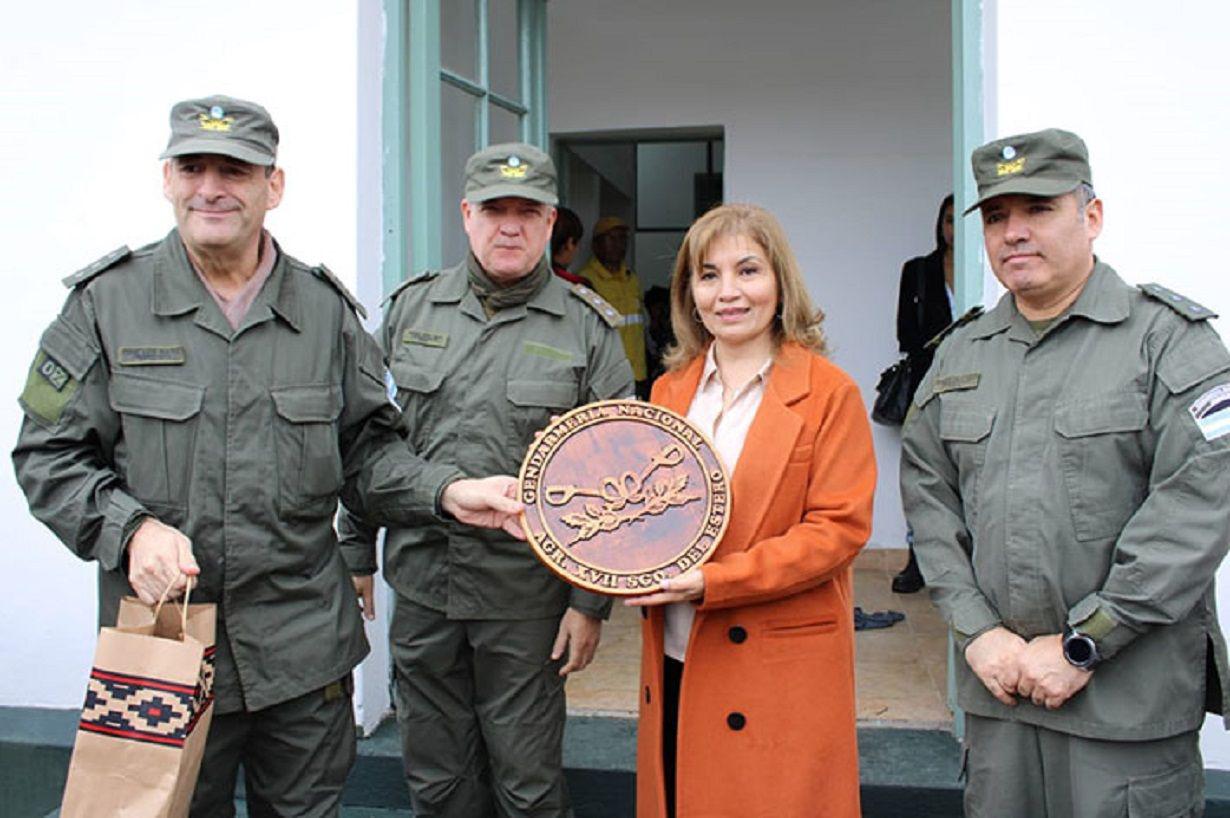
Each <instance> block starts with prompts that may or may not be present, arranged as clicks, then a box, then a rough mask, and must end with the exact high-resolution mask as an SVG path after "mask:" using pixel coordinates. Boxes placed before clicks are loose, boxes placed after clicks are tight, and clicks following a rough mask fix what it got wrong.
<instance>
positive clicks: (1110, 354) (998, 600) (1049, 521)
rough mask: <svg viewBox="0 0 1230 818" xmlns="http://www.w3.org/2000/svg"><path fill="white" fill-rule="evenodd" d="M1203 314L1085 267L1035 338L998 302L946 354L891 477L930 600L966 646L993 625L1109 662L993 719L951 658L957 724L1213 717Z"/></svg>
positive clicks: (1229, 365)
mask: <svg viewBox="0 0 1230 818" xmlns="http://www.w3.org/2000/svg"><path fill="white" fill-rule="evenodd" d="M1209 317H1211V313H1209V312H1208V310H1206V309H1204V308H1202V307H1200V306H1199V305H1196V304H1192V303H1191V302H1190V301H1187V300H1186V299H1183V298H1181V297H1180V296H1177V295H1174V294H1173V293H1170V292H1169V291H1167V290H1164V289H1163V288H1160V287H1156V286H1155V285H1146V286H1145V287H1142V288H1140V289H1136V288H1133V287H1129V286H1127V285H1126V284H1124V282H1123V281H1122V280H1121V279H1120V278H1119V276H1118V275H1116V273H1115V272H1114V270H1112V269H1111V268H1110V267H1109V266H1107V265H1105V264H1102V263H1100V262H1098V263H1097V264H1096V266H1095V268H1094V271H1093V273H1092V275H1091V277H1090V278H1089V280H1088V281H1087V283H1086V285H1085V287H1084V289H1083V290H1082V292H1081V294H1080V296H1079V297H1078V298H1077V300H1076V302H1075V303H1074V304H1073V305H1072V306H1071V308H1070V309H1069V310H1068V311H1067V312H1066V313H1065V314H1064V315H1062V316H1061V317H1060V318H1058V319H1057V320H1055V321H1054V322H1053V323H1052V324H1051V325H1050V326H1049V327H1048V328H1047V329H1046V330H1045V331H1044V332H1043V333H1042V334H1041V336H1039V335H1038V334H1037V333H1035V331H1034V330H1033V329H1032V328H1031V327H1030V325H1029V323H1028V322H1027V321H1026V320H1025V319H1024V318H1023V317H1022V316H1021V315H1020V313H1018V312H1017V309H1016V306H1015V302H1014V301H1013V298H1012V295H1011V294H1007V295H1005V296H1004V297H1003V298H1002V299H1001V300H1000V302H999V304H998V305H997V306H996V307H995V308H994V309H993V310H991V311H990V312H988V313H986V314H984V315H982V316H981V317H978V318H977V319H976V320H973V321H971V322H969V323H967V324H966V325H964V326H962V327H960V328H959V329H957V330H955V332H953V334H952V335H951V336H950V337H948V338H947V339H946V340H945V341H944V342H943V344H941V346H940V348H939V350H938V352H937V354H936V356H935V362H934V364H933V365H932V367H931V369H930V371H929V372H928V373H927V376H926V377H925V378H924V380H923V382H922V384H921V385H920V386H919V389H918V392H917V394H916V395H915V398H914V407H913V409H912V411H911V413H910V416H909V417H908V418H907V420H906V423H905V429H904V441H903V454H902V467H901V491H902V495H903V498H904V501H905V511H906V517H907V518H908V520H909V522H910V525H911V527H912V528H913V531H914V548H915V551H916V553H917V555H918V561H919V564H920V566H921V567H922V571H923V574H924V575H925V577H926V579H927V585H928V587H929V588H930V589H931V595H932V599H933V601H934V602H935V604H936V605H937V606H938V607H939V608H940V611H941V613H942V614H943V615H944V617H945V619H946V620H947V621H948V623H949V624H950V625H951V627H952V628H953V630H954V631H955V632H956V636H957V638H958V640H959V644H960V645H961V646H964V645H965V644H967V642H968V640H969V639H970V638H972V637H974V636H976V635H979V634H981V633H982V632H984V631H986V630H988V629H990V628H991V627H994V626H996V625H1003V626H1004V627H1006V628H1007V629H1008V630H1010V631H1012V632H1014V633H1017V634H1019V635H1020V636H1022V637H1024V638H1025V639H1030V638H1032V637H1034V636H1038V635H1043V634H1056V633H1061V632H1063V630H1064V626H1065V625H1072V626H1074V627H1076V628H1077V629H1079V630H1081V631H1083V632H1085V633H1088V634H1089V635H1091V636H1093V637H1094V639H1095V641H1096V642H1097V644H1098V647H1099V650H1100V651H1101V653H1102V655H1103V656H1104V657H1105V661H1104V662H1103V663H1102V664H1101V665H1100V666H1098V667H1097V668H1096V670H1095V671H1094V673H1093V677H1092V678H1091V679H1090V681H1089V684H1088V685H1087V686H1086V687H1085V689H1084V690H1082V691H1081V692H1079V693H1077V694H1076V695H1075V696H1074V697H1072V698H1071V699H1070V700H1068V701H1067V702H1066V703H1065V704H1064V705H1063V706H1062V707H1060V708H1059V709H1057V710H1046V709H1045V708H1040V707H1036V706H1034V705H1033V704H1031V703H1030V702H1029V701H1027V700H1021V701H1020V703H1019V704H1018V705H1017V706H1016V707H1015V708H1009V707H1005V706H1004V705H1002V704H1000V703H999V702H998V701H996V700H995V699H994V698H993V697H992V696H991V694H990V693H989V692H987V691H986V690H985V688H984V687H983V685H982V683H981V682H980V681H979V679H978V677H977V676H976V675H975V674H974V672H973V671H972V670H971V669H970V668H969V666H968V665H967V664H966V663H965V662H964V661H959V662H958V663H957V668H958V670H957V679H958V682H957V684H958V702H959V704H960V705H961V707H963V708H965V709H966V710H967V711H969V712H970V713H974V714H976V715H979V716H986V717H990V718H999V719H1010V720H1017V721H1021V722H1026V723H1030V724H1034V725H1038V726H1041V727H1045V728H1049V729H1052V730H1057V731H1060V732H1064V733H1069V734H1074V735H1078V736H1083V737H1085V738H1094V739H1115V740H1148V739H1156V738H1163V737H1166V736H1171V735H1175V734H1178V733H1182V732H1187V731H1191V730H1196V729H1198V728H1199V727H1200V725H1201V723H1202V721H1203V713H1204V711H1205V709H1206V705H1207V707H1208V709H1210V710H1212V711H1214V712H1225V711H1224V708H1223V701H1222V699H1223V691H1222V690H1221V689H1220V687H1219V682H1218V679H1219V678H1220V679H1222V680H1225V679H1227V678H1228V677H1227V674H1226V667H1227V666H1226V648H1225V642H1224V640H1223V638H1222V635H1221V631H1220V629H1219V627H1218V622H1217V613H1216V610H1215V608H1214V587H1213V577H1214V572H1215V571H1216V569H1217V566H1218V564H1219V563H1220V562H1221V559H1222V556H1223V555H1224V554H1225V553H1226V547H1227V539H1228V536H1230V502H1228V500H1230V434H1227V432H1230V386H1228V384H1230V355H1227V353H1226V349H1225V347H1224V346H1223V345H1222V343H1221V341H1220V339H1219V338H1218V337H1217V334H1216V333H1215V332H1214V331H1213V330H1212V328H1210V327H1209V325H1208V323H1207V321H1206V320H1205V319H1207V318H1209ZM1206 657H1207V662H1208V667H1207V673H1206ZM1206 685H1207V687H1206ZM1206 699H1207V701H1206Z"/></svg>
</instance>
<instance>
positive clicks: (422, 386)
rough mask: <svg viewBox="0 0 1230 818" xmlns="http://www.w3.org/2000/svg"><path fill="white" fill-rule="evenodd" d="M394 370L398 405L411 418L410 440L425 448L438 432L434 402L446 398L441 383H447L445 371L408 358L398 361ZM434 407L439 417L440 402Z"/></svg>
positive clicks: (422, 448) (408, 418)
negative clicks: (422, 366)
mask: <svg viewBox="0 0 1230 818" xmlns="http://www.w3.org/2000/svg"><path fill="white" fill-rule="evenodd" d="M390 369H391V371H392V373H393V380H394V381H396V382H397V405H398V406H400V407H401V409H402V411H403V412H404V413H405V415H406V419H407V420H409V421H410V423H409V427H410V441H411V443H413V444H414V448H415V449H416V450H419V451H425V450H426V449H427V448H428V446H427V442H428V440H429V438H430V437H431V436H432V434H433V432H434V427H433V425H432V418H433V406H432V404H433V403H438V401H439V400H440V399H441V398H442V397H443V396H442V395H441V394H440V386H441V385H442V384H443V383H444V373H443V372H441V371H439V370H431V369H423V368H421V367H419V366H415V365H413V364H408V363H406V362H404V361H401V362H398V361H394V362H393V364H392V365H391V367H390ZM434 410H435V412H436V415H435V417H439V412H440V407H439V406H438V405H437V406H435V407H434Z"/></svg>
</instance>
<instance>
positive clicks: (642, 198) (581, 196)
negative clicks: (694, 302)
mask: <svg viewBox="0 0 1230 818" xmlns="http://www.w3.org/2000/svg"><path fill="white" fill-rule="evenodd" d="M551 141H552V147H553V153H554V156H555V160H556V167H557V168H558V169H559V174H560V203H561V204H562V205H564V206H565V207H569V208H571V209H572V210H574V211H576V213H577V215H578V216H579V217H580V219H581V224H582V225H584V227H585V236H584V238H583V239H582V242H581V252H578V253H577V258H576V261H575V262H574V265H573V266H574V272H575V271H576V270H578V269H580V268H581V267H582V266H583V265H584V264H585V262H586V260H588V259H589V257H590V256H591V255H592V251H591V250H590V240H591V238H592V233H593V226H594V223H595V222H596V221H597V220H598V219H599V218H601V217H603V216H617V217H619V218H621V219H623V220H624V222H626V223H627V224H628V226H629V244H628V259H627V260H628V265H629V266H630V267H631V268H632V269H633V270H634V271H635V272H636V274H637V277H638V278H639V279H640V283H641V288H642V295H643V293H644V291H647V290H649V289H650V288H651V287H665V288H669V286H670V275H671V267H672V265H673V264H674V261H675V254H676V252H678V250H679V244H680V243H681V242H682V241H683V236H684V234H685V233H686V232H687V229H688V226H689V225H691V224H692V222H693V221H694V220H695V219H696V218H697V217H698V216H700V215H702V214H703V213H705V211H707V210H709V209H710V208H711V207H713V206H714V205H715V204H718V203H719V202H721V201H722V199H723V193H724V191H723V185H722V169H723V165H724V162H725V138H724V134H723V131H722V129H721V128H689V129H672V130H657V129H653V130H638V131H625V132H620V133H609V132H607V133H580V134H561V135H553V136H552V140H551Z"/></svg>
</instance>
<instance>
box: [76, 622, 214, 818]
mask: <svg viewBox="0 0 1230 818" xmlns="http://www.w3.org/2000/svg"><path fill="white" fill-rule="evenodd" d="M214 626H215V606H213V605H189V604H185V605H164V606H158V607H156V608H151V607H149V606H147V605H144V604H143V603H141V602H140V601H139V600H137V599H134V598H127V599H124V600H122V601H121V602H120V610H119V616H118V619H117V622H116V626H115V627H114V628H102V629H101V630H100V631H99V633H98V648H97V650H95V652H94V668H93V670H92V671H91V672H90V681H89V684H88V685H87V687H86V693H85V706H84V707H83V708H82V710H81V721H80V723H79V724H78V728H77V740H76V743H75V744H74V746H73V757H72V761H71V762H70V763H69V768H68V781H67V783H66V784H65V785H64V801H63V804H62V805H61V807H60V815H61V816H62V818H87V816H88V817H89V818H99V816H124V818H176V817H177V816H187V815H188V806H189V804H190V803H191V801H192V791H193V789H194V788H195V787H196V779H197V774H198V773H199V772H200V769H201V758H202V756H203V755H204V752H205V738H206V736H207V735H208V733H209V723H210V720H211V719H212V717H213V709H212V707H211V704H212V703H213V670H214Z"/></svg>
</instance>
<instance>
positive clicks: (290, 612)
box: [13, 231, 458, 712]
mask: <svg viewBox="0 0 1230 818" xmlns="http://www.w3.org/2000/svg"><path fill="white" fill-rule="evenodd" d="M66 283H68V284H69V285H70V286H72V287H73V290H72V292H71V293H70V295H69V297H68V300H67V302H66V303H65V305H64V309H63V311H62V312H61V313H60V315H59V316H58V317H57V318H56V319H55V321H53V322H52V324H51V326H50V327H48V329H47V331H46V332H45V333H44V334H43V336H42V339H41V341H40V342H39V350H38V353H37V355H36V358H35V361H34V365H33V366H32V367H31V370H30V375H29V381H28V383H27V385H26V388H25V391H24V392H23V393H22V397H21V404H22V407H23V409H24V411H25V418H24V420H23V423H22V428H21V434H20V437H19V438H18V441H17V447H16V449H15V450H14V452H13V461H14V464H15V465H16V469H17V478H18V481H19V482H20V483H21V486H22V488H23V489H24V491H25V493H26V496H27V498H28V499H29V502H30V508H31V511H32V512H33V513H34V515H35V516H36V517H37V518H38V519H40V520H41V521H43V522H44V523H45V524H46V525H47V526H48V527H49V528H50V529H51V530H52V531H53V532H54V533H55V534H56V536H58V537H59V538H60V539H61V540H62V541H63V542H64V543H65V544H66V545H67V546H68V547H69V548H70V549H71V550H72V551H74V552H75V553H76V554H77V555H78V556H80V557H81V558H83V559H92V560H96V561H97V562H98V563H99V569H100V571H99V608H100V620H101V621H102V622H103V623H104V624H110V623H111V622H113V621H114V618H115V613H116V609H117V607H118V604H119V598H120V597H121V596H122V595H123V594H125V593H130V592H131V591H130V589H129V587H128V582H127V578H126V577H127V571H126V562H127V560H126V556H125V546H126V537H127V536H129V535H131V532H132V530H133V529H134V528H135V524H136V522H137V521H138V519H139V518H140V517H142V516H144V515H152V516H155V517H157V518H158V519H159V520H161V521H162V522H164V523H166V524H168V525H171V526H174V527H176V528H178V529H179V530H181V531H183V532H184V533H185V534H186V535H187V536H188V537H189V538H190V539H191V540H192V544H193V553H194V555H195V557H196V560H197V562H198V563H199V565H200V568H201V575H200V582H199V586H198V588H197V589H196V590H194V591H193V594H192V601H193V602H197V601H200V602H214V603H217V605H218V640H217V643H218V651H217V659H216V661H217V666H216V679H215V687H214V689H215V692H216V695H217V706H218V709H219V711H220V712H227V711H234V710H238V709H241V708H244V707H246V708H247V709H250V710H258V709H261V708H264V707H267V706H269V705H272V704H276V703H278V702H281V701H286V700H288V699H291V698H294V697H295V696H298V695H301V694H303V693H305V692H308V691H311V690H314V689H318V688H320V687H323V686H324V685H326V684H328V683H329V682H332V681H334V680H336V679H338V678H339V677H341V676H343V675H345V674H346V673H347V672H348V671H349V670H350V669H351V668H352V667H354V665H355V664H357V663H358V662H359V660H360V659H362V657H363V656H364V655H365V653H366V652H367V642H366V640H365V638H364V636H363V628H362V625H361V621H360V617H359V613H358V608H357V603H356V601H355V596H354V589H353V585H352V583H351V580H350V575H349V572H348V571H347V570H346V568H345V565H344V564H343V562H342V559H341V557H340V555H339V552H338V549H337V540H336V535H335V533H334V529H333V517H334V513H335V510H336V508H337V502H338V497H339V495H340V496H341V497H343V498H344V499H345V501H346V503H347V505H348V506H349V507H350V508H351V509H355V510H356V511H358V512H359V513H362V514H364V515H370V516H372V517H373V518H374V519H376V520H380V521H384V520H386V519H387V520H390V521H394V520H396V521H401V522H410V521H412V520H416V519H422V518H425V517H430V516H431V513H432V511H433V509H434V503H435V498H436V495H437V493H438V492H439V491H440V487H441V485H442V484H444V483H445V482H446V481H447V480H449V479H451V478H454V477H456V476H457V475H458V471H457V470H456V469H453V468H451V467H438V466H436V467H429V466H426V465H425V464H424V463H423V462H422V461H421V460H419V459H418V458H417V457H414V456H413V455H411V453H410V451H409V449H407V447H406V446H405V444H404V443H403V442H402V441H401V439H400V436H399V434H398V432H397V430H398V429H399V428H400V427H399V424H400V417H399V413H398V412H397V410H396V408H395V407H394V406H393V405H392V404H391V403H390V402H389V401H388V398H387V395H386V392H385V387H384V384H383V376H384V371H385V369H384V363H383V357H382V355H381V352H380V350H379V348H378V347H377V346H376V343H375V341H374V340H373V339H372V338H371V336H369V335H368V334H367V333H366V332H365V331H364V330H363V328H362V326H361V325H360V323H359V319H358V317H357V316H356V315H355V310H354V308H353V307H354V306H357V305H352V304H351V303H347V302H348V300H349V299H350V296H349V295H348V294H346V293H345V291H344V290H342V289H341V285H340V284H337V283H336V282H335V281H334V280H333V279H332V276H331V275H330V274H328V272H327V271H325V270H324V269H323V268H315V269H313V268H309V267H307V266H305V265H303V264H301V263H300V262H298V261H296V260H295V259H293V258H290V257H289V256H286V255H284V254H282V253H281V252H280V251H279V257H278V260H277V263H276V264H275V266H274V268H273V271H272V272H271V273H270V276H269V279H268V281H267V282H266V283H265V285H264V287H263V288H262V289H261V291H260V293H259V294H258V295H257V297H256V300H255V302H254V303H253V304H252V307H251V309H250V310H249V312H248V314H247V316H246V317H245V318H244V320H243V323H242V324H241V325H240V327H239V329H238V330H232V329H231V326H230V324H229V323H227V320H226V318H225V317H224V316H223V314H222V312H221V310H220V309H218V306H217V304H216V303H215V302H214V300H213V298H212V297H211V296H210V295H209V293H208V292H207V291H206V290H205V288H204V286H203V285H202V283H201V282H200V280H199V279H198V277H197V276H196V274H195V272H194V271H193V270H192V268H191V266H190V264H189V262H188V259H187V255H186V253H185V250H184V247H183V243H182V242H181V241H180V239H179V235H178V233H176V232H175V231H172V232H171V233H170V235H168V236H167V237H166V238H165V239H164V240H163V241H161V242H159V243H156V244H152V245H150V246H148V247H146V248H143V249H141V250H138V251H136V252H135V253H129V252H128V251H127V250H124V251H121V252H117V253H116V254H113V255H112V256H111V257H108V258H107V259H104V260H102V261H101V262H100V263H98V264H95V265H93V266H92V267H91V268H87V269H86V270H84V271H82V272H81V273H79V274H78V275H76V276H74V277H71V278H70V279H68V280H66Z"/></svg>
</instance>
